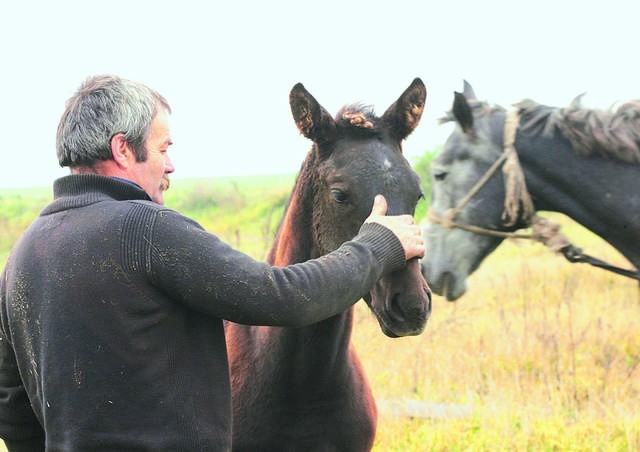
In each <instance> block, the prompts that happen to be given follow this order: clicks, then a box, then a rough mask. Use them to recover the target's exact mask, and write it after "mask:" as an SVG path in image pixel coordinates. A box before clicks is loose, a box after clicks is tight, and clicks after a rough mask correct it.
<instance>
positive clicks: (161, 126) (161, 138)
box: [133, 108, 174, 204]
mask: <svg viewBox="0 0 640 452" xmlns="http://www.w3.org/2000/svg"><path fill="white" fill-rule="evenodd" d="M171 144H172V143H171V135H170V133H169V113H168V112H167V111H166V110H165V109H164V108H160V109H159V110H158V113H157V114H156V116H155V118H154V119H153V121H152V122H151V131H150V132H149V137H148V138H147V142H146V146H147V160H146V161H144V162H137V163H136V164H135V165H134V168H133V172H134V175H135V179H134V182H136V183H137V184H139V185H140V186H141V187H142V188H143V189H144V191H146V192H147V194H148V195H149V197H150V198H151V199H153V200H154V201H155V202H157V203H158V204H164V191H165V190H166V189H167V188H169V174H170V173H173V171H174V167H173V164H172V163H171V159H170V158H169V154H168V149H169V146H170V145H171Z"/></svg>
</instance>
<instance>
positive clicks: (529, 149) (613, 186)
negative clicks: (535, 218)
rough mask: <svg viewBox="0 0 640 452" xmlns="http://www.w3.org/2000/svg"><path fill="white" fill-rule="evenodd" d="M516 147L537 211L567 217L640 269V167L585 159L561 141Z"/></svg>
mask: <svg viewBox="0 0 640 452" xmlns="http://www.w3.org/2000/svg"><path fill="white" fill-rule="evenodd" d="M516 147H517V149H518V155H519V158H520V162H521V164H522V167H523V171H524V173H525V178H526V182H527V188H528V190H529V192H530V193H531V196H532V198H533V200H534V204H535V208H536V210H547V211H554V212H560V213H563V214H565V215H567V216H569V217H570V218H572V219H573V220H575V221H577V222H578V223H580V224H581V225H583V226H584V227H585V228H587V229H589V230H590V231H592V232H593V233H595V234H596V235H598V236H600V237H601V238H603V239H604V240H606V241H608V242H609V243H610V244H611V245H612V246H614V247H615V248H616V249H618V250H619V251H620V252H621V253H622V254H623V255H625V256H626V257H627V258H628V259H629V260H630V261H631V262H632V263H633V264H634V265H636V266H638V264H640V241H638V240H637V236H638V231H640V216H638V215H637V212H638V211H639V210H640V166H638V165H632V164H628V163H623V162H620V161H617V160H612V159H603V158H600V157H595V156H592V157H584V156H582V155H580V154H578V153H577V152H576V151H574V150H573V148H571V146H570V145H569V144H568V143H567V142H566V141H564V140H559V139H557V138H556V139H555V140H554V142H553V143H552V142H550V140H548V139H541V138H539V139H536V140H532V141H526V140H525V141H524V142H522V143H520V144H518V142H516Z"/></svg>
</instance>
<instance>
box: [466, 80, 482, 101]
mask: <svg viewBox="0 0 640 452" xmlns="http://www.w3.org/2000/svg"><path fill="white" fill-rule="evenodd" d="M462 84H463V88H462V94H464V97H465V98H466V99H467V100H478V98H477V97H476V93H474V92H473V88H472V87H471V84H470V83H469V82H468V81H466V80H463V83H462Z"/></svg>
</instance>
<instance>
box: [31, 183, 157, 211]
mask: <svg viewBox="0 0 640 452" xmlns="http://www.w3.org/2000/svg"><path fill="white" fill-rule="evenodd" d="M135 199H139V200H146V201H151V198H149V195H147V193H146V192H145V191H144V190H143V189H142V188H141V187H140V186H139V185H137V184H134V183H132V182H129V181H125V180H121V179H117V178H114V177H107V176H100V175H97V174H72V175H69V176H64V177H61V178H60V179H57V180H56V181H55V182H54V183H53V202H52V203H51V204H49V205H48V206H47V207H45V209H44V210H43V211H42V214H48V213H53V212H57V211H59V210H66V209H70V208H76V207H83V206H86V205H89V204H93V203H96V202H99V201H107V200H114V201H127V200H135Z"/></svg>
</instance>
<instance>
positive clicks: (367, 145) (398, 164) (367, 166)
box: [330, 140, 412, 177]
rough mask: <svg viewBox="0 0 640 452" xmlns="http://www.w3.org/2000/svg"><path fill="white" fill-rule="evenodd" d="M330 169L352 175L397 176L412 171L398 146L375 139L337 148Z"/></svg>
mask: <svg viewBox="0 0 640 452" xmlns="http://www.w3.org/2000/svg"><path fill="white" fill-rule="evenodd" d="M330 169H333V170H338V171H340V172H341V173H342V174H344V175H352V176H354V177H360V176H363V177H397V175H402V174H406V175H408V174H410V173H411V172H412V171H411V168H410V166H409V165H408V164H407V162H406V160H405V158H404V157H403V156H402V153H401V152H400V149H399V147H396V148H393V147H392V146H390V145H388V144H386V143H384V142H380V141H376V140H374V141H370V142H355V143H351V145H349V146H343V147H339V148H337V149H336V150H335V152H334V153H333V155H332V158H331V163H330Z"/></svg>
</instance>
